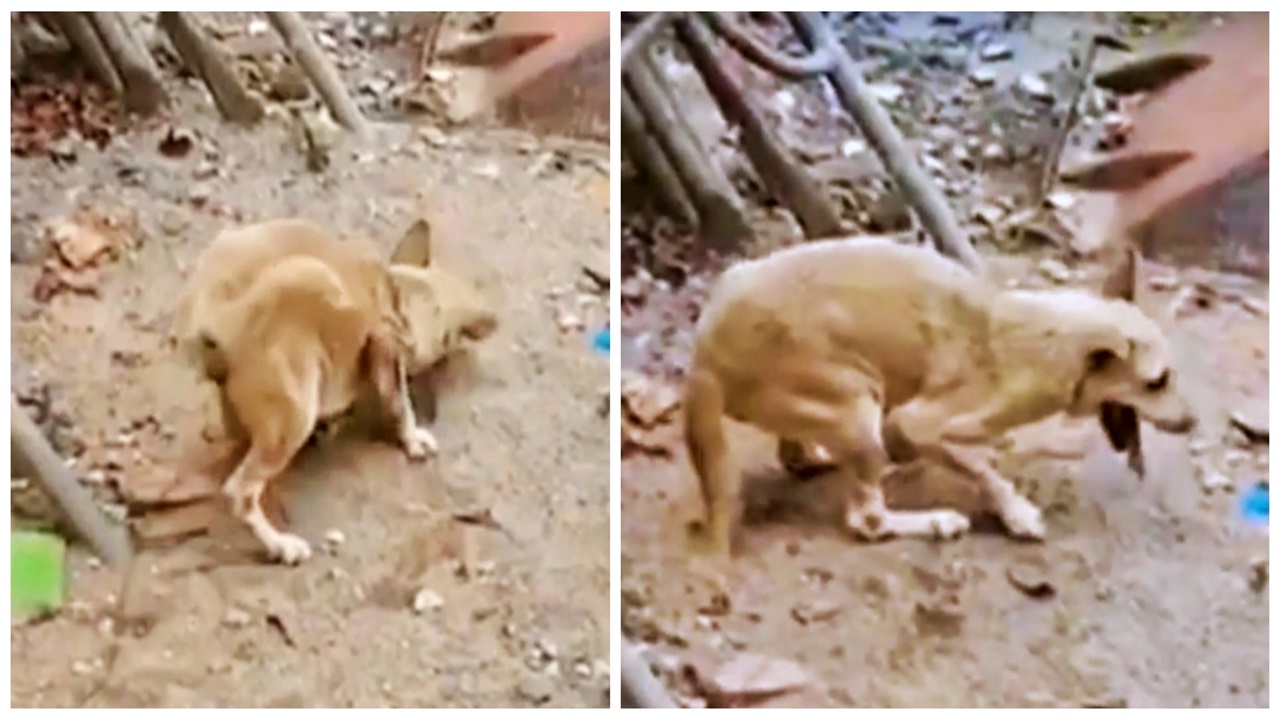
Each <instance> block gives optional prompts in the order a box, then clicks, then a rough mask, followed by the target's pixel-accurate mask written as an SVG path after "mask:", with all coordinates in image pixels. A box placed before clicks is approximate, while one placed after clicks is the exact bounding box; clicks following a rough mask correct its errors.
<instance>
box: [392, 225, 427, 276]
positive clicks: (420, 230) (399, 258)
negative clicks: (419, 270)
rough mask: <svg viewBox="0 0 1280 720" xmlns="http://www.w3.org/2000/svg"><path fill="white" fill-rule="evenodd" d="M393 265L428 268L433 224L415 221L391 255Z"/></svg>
mask: <svg viewBox="0 0 1280 720" xmlns="http://www.w3.org/2000/svg"><path fill="white" fill-rule="evenodd" d="M391 264H392V265H410V266H413V267H427V266H428V265H430V264H431V223H429V222H427V221H426V220H423V219H421V218H419V219H418V220H415V221H414V223H413V224H412V225H410V226H409V229H408V230H405V232H404V236H403V237H401V238H400V243H399V244H398V245H396V249H395V251H394V252H392V253H391Z"/></svg>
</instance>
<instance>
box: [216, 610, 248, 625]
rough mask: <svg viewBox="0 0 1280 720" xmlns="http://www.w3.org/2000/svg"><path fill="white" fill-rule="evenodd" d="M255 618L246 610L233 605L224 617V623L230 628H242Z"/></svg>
mask: <svg viewBox="0 0 1280 720" xmlns="http://www.w3.org/2000/svg"><path fill="white" fill-rule="evenodd" d="M252 619H253V617H252V616H251V615H249V613H248V612H247V611H245V610H242V609H240V608H236V607H233V608H231V609H230V610H227V614H226V615H225V616H223V618H222V624H223V625H226V626H227V627H229V628H237V629H238V628H242V627H245V626H246V625H248V624H249V622H250V621H251V620H252Z"/></svg>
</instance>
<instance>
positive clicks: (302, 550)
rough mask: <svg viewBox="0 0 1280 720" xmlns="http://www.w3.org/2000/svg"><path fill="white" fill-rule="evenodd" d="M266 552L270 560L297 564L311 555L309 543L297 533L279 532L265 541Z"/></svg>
mask: <svg viewBox="0 0 1280 720" xmlns="http://www.w3.org/2000/svg"><path fill="white" fill-rule="evenodd" d="M267 552H268V553H269V554H270V555H271V559H272V560H275V561H277V562H282V563H284V564H285V565H297V564H299V563H301V562H303V561H305V560H307V559H309V558H310V557H311V544H310V543H308V542H307V541H306V540H303V539H302V538H300V537H298V536H297V535H291V534H289V533H280V534H278V535H277V536H276V537H274V538H271V540H270V541H269V542H268V543H267Z"/></svg>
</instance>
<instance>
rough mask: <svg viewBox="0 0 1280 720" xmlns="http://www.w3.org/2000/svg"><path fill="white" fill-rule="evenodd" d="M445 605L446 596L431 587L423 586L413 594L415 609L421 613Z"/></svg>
mask: <svg viewBox="0 0 1280 720" xmlns="http://www.w3.org/2000/svg"><path fill="white" fill-rule="evenodd" d="M442 607H444V598H442V597H440V595H439V594H438V593H437V592H436V591H434V590H432V589H431V588H423V589H421V590H419V591H418V593H417V594H416V595H414V596H413V611H414V612H415V613H418V614H419V615H421V614H423V613H426V612H428V611H431V610H439V609H440V608H442Z"/></svg>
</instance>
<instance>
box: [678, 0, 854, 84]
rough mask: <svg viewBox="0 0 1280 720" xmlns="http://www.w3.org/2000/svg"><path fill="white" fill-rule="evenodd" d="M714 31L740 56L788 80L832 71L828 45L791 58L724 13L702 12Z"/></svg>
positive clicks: (830, 51) (832, 59)
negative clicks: (760, 39)
mask: <svg viewBox="0 0 1280 720" xmlns="http://www.w3.org/2000/svg"><path fill="white" fill-rule="evenodd" d="M701 14H702V16H703V17H704V18H705V19H706V21H707V24H708V25H710V26H711V29H712V30H715V31H716V34H717V35H719V36H720V37H722V38H724V40H725V42H727V43H729V45H730V46H732V47H733V49H734V50H737V51H738V52H739V53H741V54H742V56H743V57H745V58H746V59H748V60H750V61H751V62H753V63H755V64H756V65H759V66H760V67H762V68H764V69H765V70H768V71H769V72H771V73H773V74H775V75H779V76H781V77H784V78H786V79H788V80H807V79H809V78H812V77H814V76H815V75H822V74H823V73H828V72H831V70H832V68H833V67H835V58H834V57H833V53H832V49H831V48H830V47H829V46H824V47H818V48H815V49H814V51H813V53H812V54H810V55H807V56H805V57H791V56H789V55H783V54H781V53H777V52H774V51H773V50H770V49H769V48H767V47H765V46H764V45H761V44H760V41H759V40H757V39H756V38H754V37H752V36H751V34H750V33H749V32H747V31H746V29H745V28H743V27H742V26H741V25H739V24H738V23H737V22H735V21H734V20H732V19H730V17H729V15H728V14H727V13H722V12H707V13H701Z"/></svg>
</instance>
